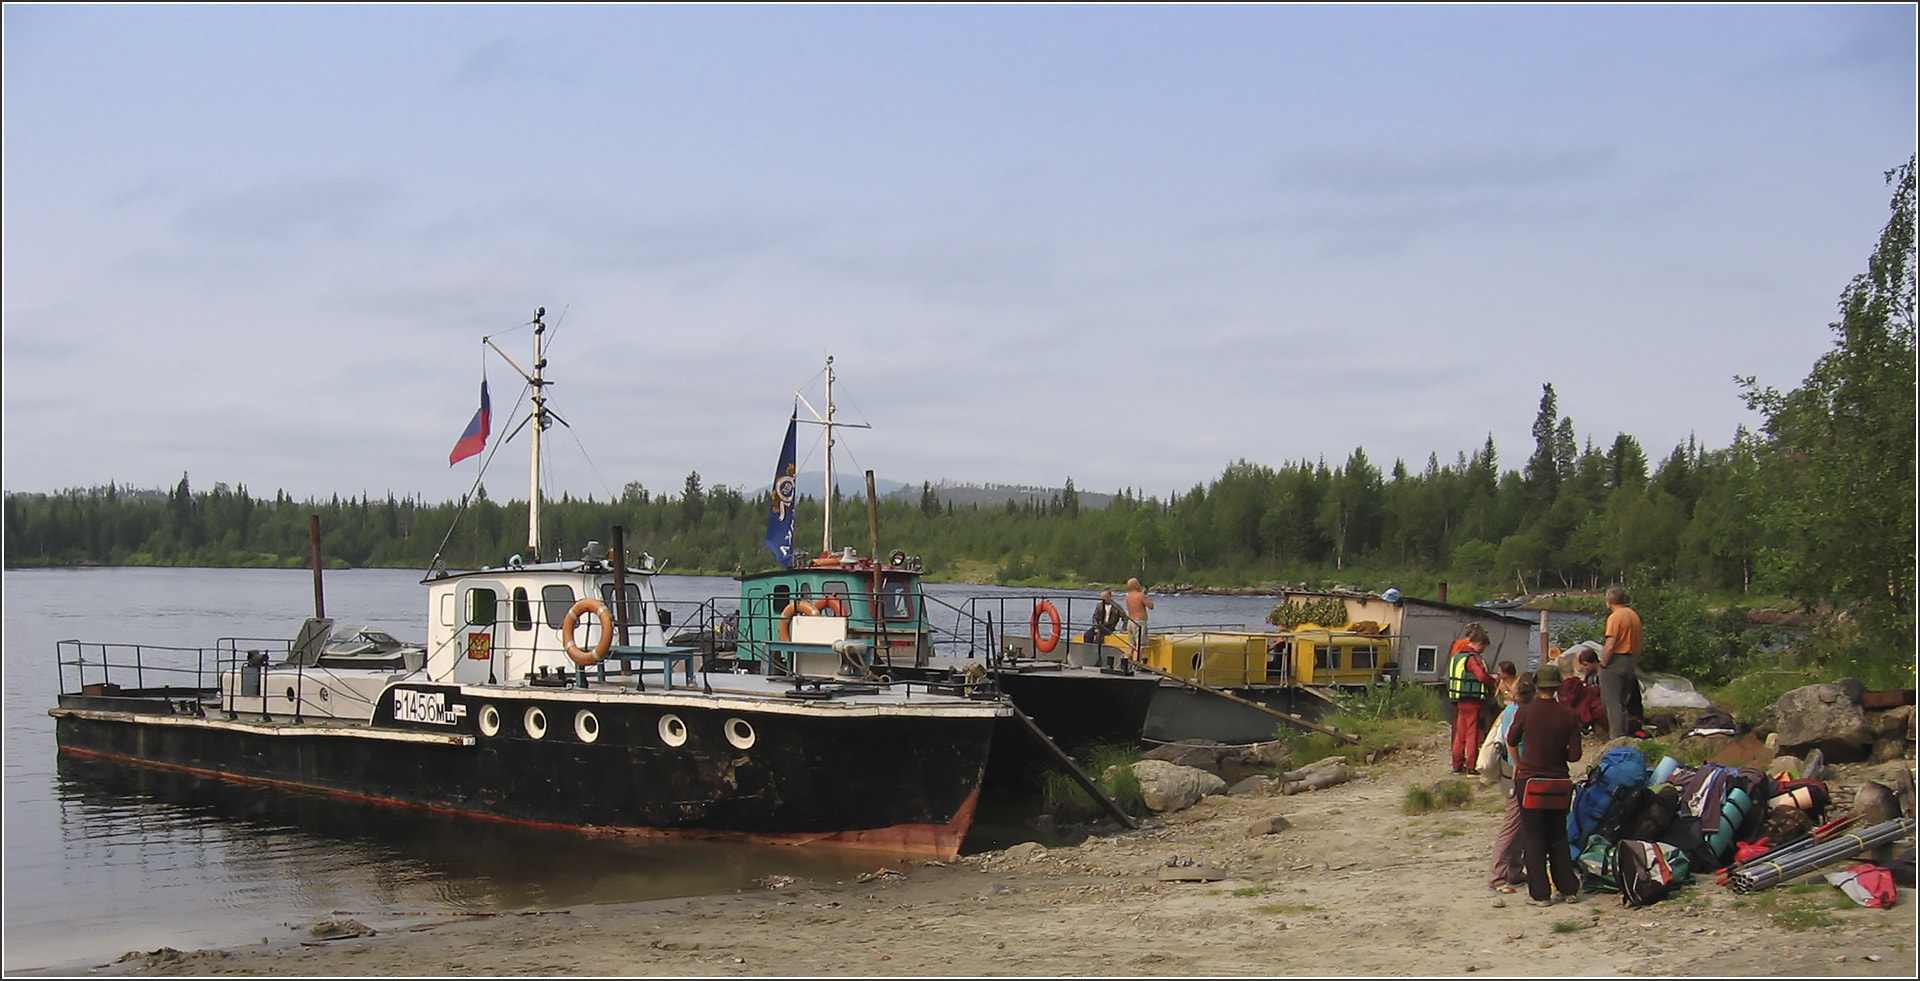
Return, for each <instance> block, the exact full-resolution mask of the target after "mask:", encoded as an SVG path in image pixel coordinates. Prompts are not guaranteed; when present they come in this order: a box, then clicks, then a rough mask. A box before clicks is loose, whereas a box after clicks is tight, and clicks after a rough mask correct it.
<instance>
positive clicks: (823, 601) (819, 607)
mask: <svg viewBox="0 0 1920 981" xmlns="http://www.w3.org/2000/svg"><path fill="white" fill-rule="evenodd" d="M828 610H832V611H833V615H834V616H837V617H843V616H846V615H847V601H846V600H843V599H841V598H840V594H838V593H828V594H827V595H825V596H822V597H820V602H818V603H815V604H814V607H813V612H815V613H818V614H820V615H821V616H826V614H827V611H828Z"/></svg>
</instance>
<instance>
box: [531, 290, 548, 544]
mask: <svg viewBox="0 0 1920 981" xmlns="http://www.w3.org/2000/svg"><path fill="white" fill-rule="evenodd" d="M546 315H547V308H546V307H540V308H539V309H537V310H535V311H534V312H533V375H532V376H531V377H529V378H528V379H527V382H528V384H530V385H532V386H533V476H532V489H530V490H529V491H528V492H527V554H528V555H529V556H531V557H532V559H533V561H535V562H538V561H540V434H541V433H543V432H545V431H546V429H547V427H548V426H551V425H553V420H552V419H551V418H549V417H548V415H547V392H546V386H547V384H548V383H547V380H546V378H545V376H544V375H542V372H543V371H545V370H546V367H547V359H546V356H545V355H543V354H542V353H541V350H540V345H541V341H542V340H543V339H544V337H543V335H545V334H546V332H547V325H546V324H545V323H544V322H543V321H542V320H541V318H542V317H545V316H546Z"/></svg>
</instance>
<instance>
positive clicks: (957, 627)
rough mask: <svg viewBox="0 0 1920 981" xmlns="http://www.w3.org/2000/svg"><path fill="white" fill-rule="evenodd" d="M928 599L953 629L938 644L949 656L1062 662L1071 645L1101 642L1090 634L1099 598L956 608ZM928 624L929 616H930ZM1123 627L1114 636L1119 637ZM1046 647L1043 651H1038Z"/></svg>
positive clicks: (1017, 599) (1009, 600) (985, 602)
mask: <svg viewBox="0 0 1920 981" xmlns="http://www.w3.org/2000/svg"><path fill="white" fill-rule="evenodd" d="M928 599H929V601H930V602H932V603H934V604H937V605H939V606H941V607H944V608H945V613H947V614H951V616H952V619H953V624H954V626H953V630H952V631H951V632H950V633H948V634H947V635H946V637H945V638H944V640H943V641H942V642H941V643H943V644H945V645H946V646H947V647H948V649H949V650H948V653H950V654H952V655H954V656H957V657H964V658H969V659H971V658H982V659H985V660H986V661H987V662H988V663H989V664H990V665H992V666H999V665H1000V664H1003V663H1008V662H1017V661H1021V660H1035V661H1061V662H1065V661H1067V660H1068V659H1069V656H1068V652H1069V651H1070V650H1071V648H1072V646H1073V645H1074V644H1076V643H1082V644H1084V643H1094V644H1099V643H1103V641H1104V638H1103V637H1095V636H1091V635H1090V631H1091V630H1092V627H1093V614H1094V610H1095V608H1096V607H1098V606H1099V604H1100V597H1098V596H1085V595H1078V594H1074V593H1065V592H1048V593H1030V594H1003V595H994V596H974V597H970V598H968V599H966V600H964V601H962V602H961V603H959V604H953V603H947V602H945V601H943V600H940V599H938V598H937V597H928ZM929 619H930V620H931V619H932V617H929ZM1125 629H1126V628H1125V624H1124V623H1122V625H1121V629H1120V632H1119V635H1120V636H1124V631H1125ZM1042 648H1047V649H1044V650H1043V649H1042Z"/></svg>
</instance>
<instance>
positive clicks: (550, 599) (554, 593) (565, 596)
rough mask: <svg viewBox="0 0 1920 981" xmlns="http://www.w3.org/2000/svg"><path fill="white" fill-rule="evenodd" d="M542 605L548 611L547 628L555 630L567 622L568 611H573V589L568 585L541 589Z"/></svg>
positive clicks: (546, 612) (545, 611)
mask: <svg viewBox="0 0 1920 981" xmlns="http://www.w3.org/2000/svg"><path fill="white" fill-rule="evenodd" d="M540 604H541V605H542V606H543V607H545V608H546V609H545V610H544V611H543V612H544V613H545V614H546V621H547V626H549V627H552V628H553V629H555V630H559V629H560V625H561V624H563V623H566V622H567V611H568V610H571V609H573V587H572V586H566V585H554V586H542V587H540Z"/></svg>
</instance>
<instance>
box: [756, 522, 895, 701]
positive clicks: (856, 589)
mask: <svg viewBox="0 0 1920 981" xmlns="http://www.w3.org/2000/svg"><path fill="white" fill-rule="evenodd" d="M920 575H921V570H920V562H919V560H918V559H917V558H914V557H910V556H908V555H906V554H905V553H902V552H894V553H893V555H892V556H891V557H890V558H889V559H888V561H887V562H885V563H880V562H876V561H874V560H873V559H871V558H867V557H862V556H860V555H859V554H858V553H856V552H855V551H854V550H853V549H852V548H847V549H842V550H841V551H838V552H832V553H828V554H825V555H821V556H817V557H815V558H812V559H797V560H795V562H794V564H793V567H792V568H788V569H774V570H771V571H768V572H760V573H755V574H753V575H749V576H742V577H741V579H740V614H739V622H738V624H737V626H736V637H737V647H736V649H735V652H734V657H735V658H736V659H738V660H740V661H742V662H748V663H751V664H755V665H758V666H759V669H760V670H761V671H763V672H766V673H770V674H809V675H812V674H829V675H830V674H838V673H843V669H845V668H847V667H849V665H848V664H847V661H846V658H847V657H849V656H858V657H860V658H862V667H863V669H865V670H875V671H884V669H885V667H886V666H887V665H892V664H902V665H913V666H916V667H918V666H924V665H925V664H926V663H927V659H928V658H929V657H930V656H931V655H932V653H933V632H932V628H931V625H930V624H929V622H928V620H927V605H926V600H925V597H924V596H923V595H922V593H921V585H920ZM849 642H850V643H851V646H848V645H849ZM835 645H840V649H838V650H836V649H835ZM849 652H856V653H855V655H850V654H849Z"/></svg>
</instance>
